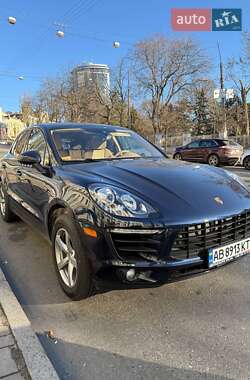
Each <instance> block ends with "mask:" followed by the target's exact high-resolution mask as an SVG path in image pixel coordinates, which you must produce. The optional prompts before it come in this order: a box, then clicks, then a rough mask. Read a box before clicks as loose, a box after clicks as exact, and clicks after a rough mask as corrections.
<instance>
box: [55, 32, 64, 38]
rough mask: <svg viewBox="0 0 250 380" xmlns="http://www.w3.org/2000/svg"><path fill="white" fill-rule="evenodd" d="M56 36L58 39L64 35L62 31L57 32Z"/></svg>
mask: <svg viewBox="0 0 250 380" xmlns="http://www.w3.org/2000/svg"><path fill="white" fill-rule="evenodd" d="M56 35H57V37H59V38H63V37H64V36H65V33H64V31H63V30H57V32H56Z"/></svg>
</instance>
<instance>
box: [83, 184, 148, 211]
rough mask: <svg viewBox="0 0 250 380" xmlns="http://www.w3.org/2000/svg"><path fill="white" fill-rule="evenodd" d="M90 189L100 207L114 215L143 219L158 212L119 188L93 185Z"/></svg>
mask: <svg viewBox="0 0 250 380" xmlns="http://www.w3.org/2000/svg"><path fill="white" fill-rule="evenodd" d="M88 189H89V193H90V195H91V198H92V199H93V200H94V201H95V202H96V203H97V204H98V206H100V207H101V208H102V209H103V210H104V211H107V212H108V213H110V214H112V215H116V216H123V217H136V218H143V217H147V216H149V215H150V214H152V213H154V212H156V211H155V210H154V209H153V207H151V206H150V205H149V204H148V203H147V202H145V201H143V200H142V199H140V198H139V197H137V196H136V195H134V194H131V193H130V192H128V191H126V190H123V189H120V188H118V187H115V186H109V185H103V184H93V185H90V186H89V188H88Z"/></svg>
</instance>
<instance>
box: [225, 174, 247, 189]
mask: <svg viewBox="0 0 250 380" xmlns="http://www.w3.org/2000/svg"><path fill="white" fill-rule="evenodd" d="M227 175H228V177H230V178H232V179H233V180H234V181H236V182H238V183H239V184H240V185H241V186H243V187H244V188H245V189H246V190H247V191H249V186H247V184H246V182H245V181H244V180H243V179H242V178H240V177H239V176H238V175H237V174H235V173H233V172H229V171H227Z"/></svg>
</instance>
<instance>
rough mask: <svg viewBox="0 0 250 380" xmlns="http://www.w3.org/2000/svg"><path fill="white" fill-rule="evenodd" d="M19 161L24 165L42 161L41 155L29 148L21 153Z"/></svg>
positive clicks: (36, 163)
mask: <svg viewBox="0 0 250 380" xmlns="http://www.w3.org/2000/svg"><path fill="white" fill-rule="evenodd" d="M18 161H19V162H20V163H21V164H24V165H39V164H40V163H41V156H40V154H39V153H38V152H37V151H35V150H28V151H27V152H24V153H22V154H20V156H19V157H18Z"/></svg>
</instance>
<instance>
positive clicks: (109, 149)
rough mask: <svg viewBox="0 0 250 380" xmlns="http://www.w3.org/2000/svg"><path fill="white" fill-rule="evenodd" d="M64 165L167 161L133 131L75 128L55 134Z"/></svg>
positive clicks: (52, 132)
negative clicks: (66, 162) (65, 163)
mask: <svg viewBox="0 0 250 380" xmlns="http://www.w3.org/2000/svg"><path fill="white" fill-rule="evenodd" d="M51 134H52V138H53V141H54V144H55V146H56V149H57V152H58V154H59V155H60V158H61V160H63V161H81V160H87V159H91V160H104V159H105V160H107V159H122V158H140V157H143V158H152V157H154V158H156V157H157V158H158V157H164V156H163V155H162V154H161V153H160V152H159V151H158V150H157V149H156V148H155V147H154V146H153V145H151V144H150V143H149V142H148V141H146V140H145V139H143V138H142V137H141V136H139V135H138V134H137V133H134V132H132V131H130V130H128V131H127V130H119V129H117V130H116V129H114V130H108V129H104V128H103V129H102V128H93V127H89V128H87V127H86V128H82V129H81V128H74V129H73V128H71V129H66V128H65V129H56V130H52V131H51Z"/></svg>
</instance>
